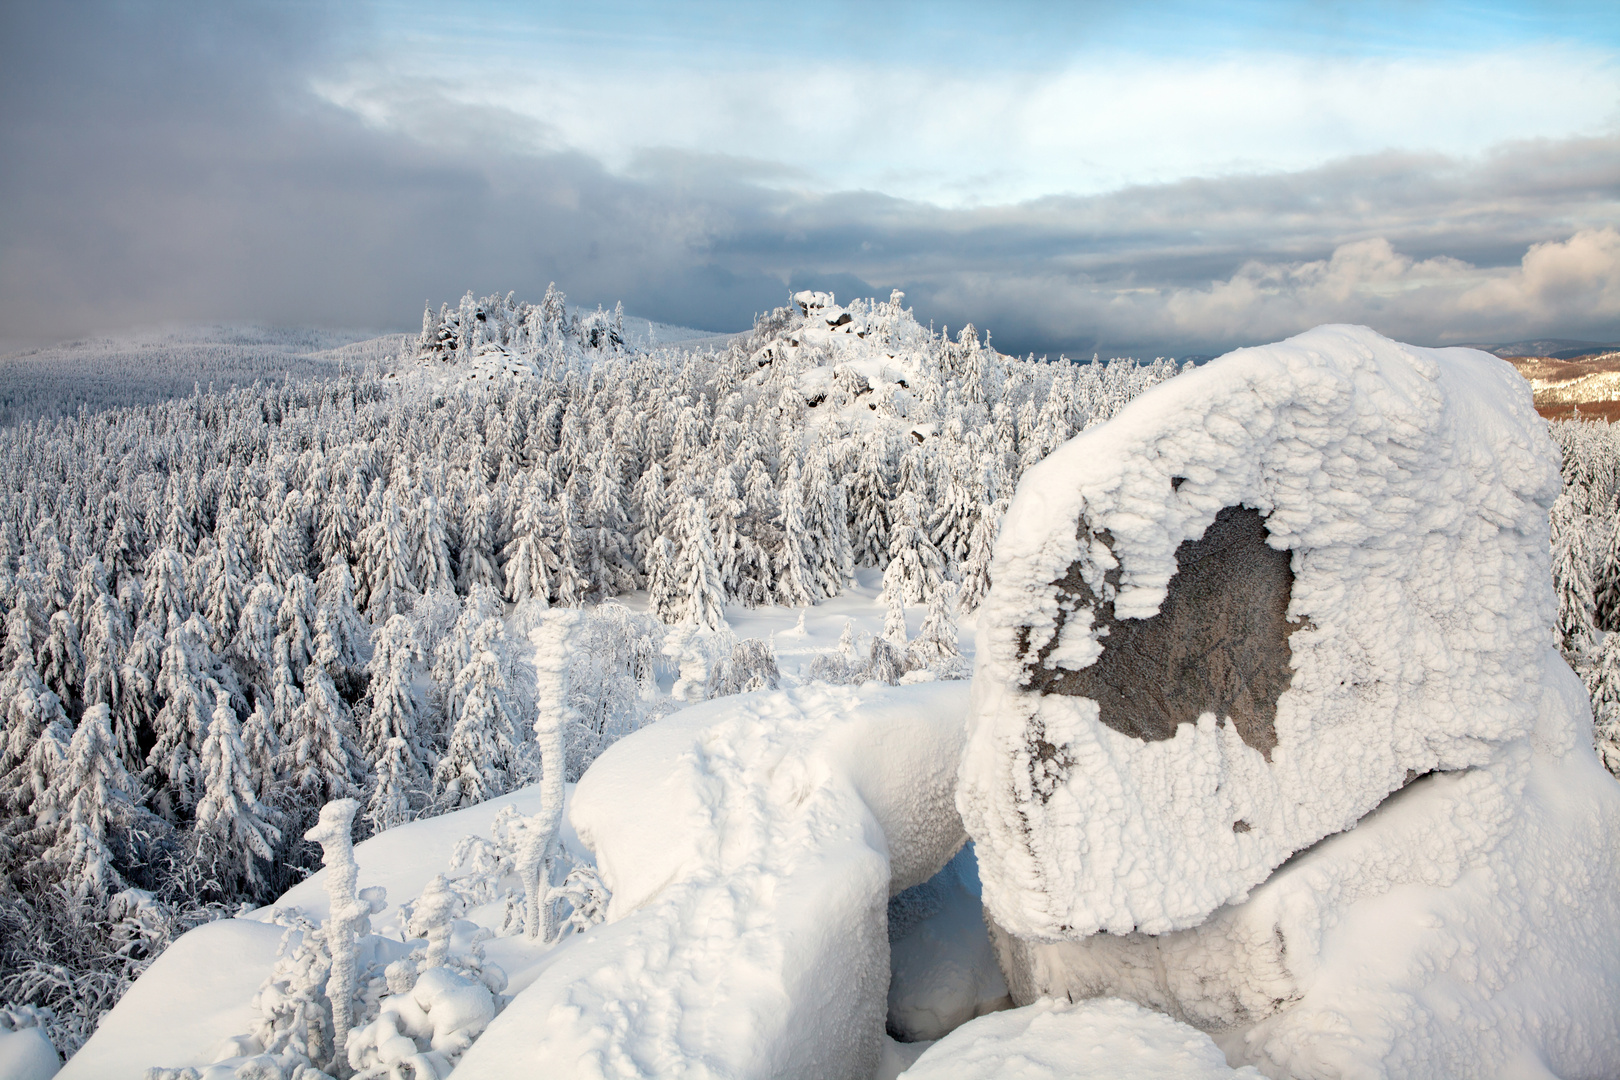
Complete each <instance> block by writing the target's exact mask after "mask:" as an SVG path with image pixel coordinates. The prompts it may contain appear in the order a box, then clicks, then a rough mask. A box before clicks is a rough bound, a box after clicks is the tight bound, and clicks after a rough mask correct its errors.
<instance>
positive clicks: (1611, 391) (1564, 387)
mask: <svg viewBox="0 0 1620 1080" xmlns="http://www.w3.org/2000/svg"><path fill="white" fill-rule="evenodd" d="M1507 362H1508V363H1510V364H1512V365H1513V366H1514V368H1515V369H1516V370H1517V371H1518V372H1519V374H1520V375H1523V376H1524V377H1525V379H1526V380H1528V381H1529V383H1530V388H1531V391H1532V392H1533V393H1534V394H1535V400H1536V411H1537V412H1539V413H1540V414H1541V415H1542V416H1545V417H1546V418H1547V419H1549V420H1569V419H1573V418H1575V417H1577V416H1578V417H1579V418H1580V419H1582V420H1600V419H1601V420H1606V421H1608V422H1609V423H1611V424H1612V423H1616V422H1620V352H1601V353H1594V354H1592V355H1590V356H1577V357H1574V358H1573V359H1569V360H1560V359H1557V358H1555V357H1551V356H1513V357H1508V358H1507Z"/></svg>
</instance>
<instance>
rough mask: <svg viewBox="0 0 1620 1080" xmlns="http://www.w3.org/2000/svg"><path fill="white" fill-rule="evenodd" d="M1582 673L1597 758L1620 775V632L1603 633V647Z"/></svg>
mask: <svg viewBox="0 0 1620 1080" xmlns="http://www.w3.org/2000/svg"><path fill="white" fill-rule="evenodd" d="M1583 675H1584V678H1585V682H1586V690H1587V693H1589V694H1590V695H1591V697H1592V721H1593V739H1594V741H1595V742H1596V745H1597V751H1598V757H1599V758H1600V759H1601V760H1602V762H1603V765H1604V767H1605V768H1607V769H1608V770H1609V772H1611V773H1613V774H1614V775H1615V776H1616V777H1620V633H1615V632H1613V631H1611V632H1609V633H1607V634H1605V635H1604V637H1603V646H1602V648H1600V649H1599V650H1598V654H1597V657H1596V658H1595V660H1594V661H1593V662H1592V664H1591V665H1590V666H1589V667H1587V669H1586V670H1585V671H1584V672H1583Z"/></svg>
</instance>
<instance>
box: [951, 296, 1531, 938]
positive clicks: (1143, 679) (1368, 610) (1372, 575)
mask: <svg viewBox="0 0 1620 1080" xmlns="http://www.w3.org/2000/svg"><path fill="white" fill-rule="evenodd" d="M1557 492H1558V471H1557V456H1556V452H1555V450H1554V448H1553V446H1552V444H1551V442H1550V440H1549V439H1548V438H1547V435H1546V429H1545V426H1544V425H1543V424H1542V422H1541V421H1540V420H1539V419H1538V418H1537V417H1536V414H1535V412H1534V409H1533V408H1532V404H1531V398H1530V393H1529V390H1528V388H1527V387H1526V386H1525V384H1524V382H1523V380H1522V379H1520V378H1519V377H1518V376H1517V375H1516V374H1515V373H1514V372H1513V371H1512V369H1511V368H1509V367H1508V366H1507V365H1506V364H1505V363H1503V362H1501V361H1499V360H1497V359H1495V358H1494V357H1490V356H1487V355H1486V354H1483V353H1477V352H1474V351H1472V350H1466V349H1442V350H1428V349H1419V348H1414V347H1411V346H1406V345H1401V344H1398V343H1396V342H1393V341H1389V340H1387V339H1385V338H1382V337H1380V336H1379V335H1377V334H1375V333H1373V332H1372V331H1370V330H1367V329H1365V328H1359V327H1345V326H1337V327H1322V328H1319V329H1317V330H1313V331H1311V332H1309V333H1307V334H1302V335H1300V336H1298V337H1295V338H1291V339H1289V340H1288V341H1285V342H1282V343H1279V344H1276V345H1270V346H1266V347H1263V348H1256V349H1244V350H1239V351H1238V352H1235V353H1232V354H1229V355H1227V356H1225V357H1222V358H1221V359H1219V360H1216V361H1213V362H1211V363H1210V364H1208V365H1206V366H1205V367H1203V368H1201V369H1199V370H1197V371H1195V372H1191V373H1187V374H1184V375H1183V376H1182V377H1180V378H1178V379H1174V380H1172V381H1170V382H1168V383H1166V384H1163V385H1161V386H1159V387H1156V388H1155V389H1153V390H1151V391H1149V392H1148V393H1147V394H1145V395H1143V396H1142V397H1140V398H1138V399H1137V400H1136V401H1134V402H1133V403H1131V404H1130V405H1128V406H1127V407H1126V408H1125V409H1124V410H1122V411H1121V412H1120V413H1119V414H1118V415H1117V416H1116V417H1115V418H1114V419H1112V420H1110V421H1109V422H1108V423H1106V424H1104V425H1101V426H1098V427H1095V428H1092V429H1091V430H1089V431H1087V432H1085V433H1084V434H1082V435H1080V436H1078V437H1076V438H1074V439H1073V440H1071V441H1070V442H1068V443H1067V444H1066V445H1064V446H1063V447H1061V448H1059V449H1058V450H1057V451H1055V452H1054V453H1053V454H1052V455H1050V456H1049V457H1048V458H1047V459H1046V460H1045V461H1043V462H1042V463H1041V464H1039V465H1038V466H1036V467H1035V468H1033V469H1031V470H1030V471H1029V472H1028V473H1026V474H1025V477H1024V479H1023V481H1022V483H1021V484H1020V486H1019V489H1018V494H1017V497H1016V498H1015V500H1014V502H1013V505H1012V507H1011V509H1010V511H1009V513H1008V516H1007V518H1006V521H1005V524H1004V525H1003V528H1002V531H1001V537H1000V540H999V541H998V546H997V550H996V555H995V561H994V563H993V568H992V578H993V580H994V583H995V584H994V587H993V589H992V591H991V593H990V597H989V599H988V600H987V601H986V607H985V608H984V611H983V615H982V616H981V625H980V635H981V637H980V640H981V642H982V644H981V646H980V649H979V653H978V669H977V673H976V675H975V680H974V688H973V706H972V721H971V733H970V736H969V747H968V750H967V753H966V754H965V756H964V759H963V765H962V773H961V781H962V782H961V787H960V790H959V793H958V806H959V808H960V809H961V812H962V817H963V820H964V821H965V823H966V825H967V827H968V830H969V832H970V833H972V834H973V836H974V837H975V839H976V840H977V841H978V852H979V859H980V866H981V872H982V876H983V881H984V899H985V903H986V906H987V907H988V909H989V911H990V912H991V913H992V914H993V915H994V917H995V919H996V920H997V922H998V923H999V924H1000V925H1001V926H1002V927H1003V928H1004V929H1005V930H1006V931H1007V932H1008V933H1010V934H1013V935H1015V936H1018V937H1021V938H1028V939H1032V940H1045V941H1052V940H1061V939H1078V938H1083V937H1086V936H1087V935H1090V934H1093V933H1095V932H1096V931H1098V930H1106V931H1109V932H1111V933H1115V934H1124V933H1129V932H1131V931H1143V932H1147V933H1163V932H1165V931H1171V930H1177V929H1181V928H1185V927H1191V926H1196V925H1198V924H1199V923H1201V922H1202V921H1204V920H1205V919H1206V918H1208V917H1209V916H1210V914H1211V913H1212V912H1214V911H1215V910H1216V909H1217V908H1219V907H1220V906H1221V905H1223V904H1231V903H1236V902H1239V901H1241V900H1243V899H1244V897H1246V896H1247V895H1248V893H1249V890H1250V889H1252V888H1253V887H1254V886H1255V885H1257V884H1259V883H1260V882H1261V881H1263V880H1265V878H1266V877H1267V875H1268V874H1270V873H1271V871H1272V870H1273V869H1274V868H1276V867H1277V866H1278V865H1279V864H1281V863H1282V862H1283V861H1284V860H1285V859H1287V858H1288V857H1289V856H1290V855H1291V854H1293V853H1294V852H1296V851H1298V850H1300V849H1301V848H1304V847H1307V846H1309V845H1310V844H1312V843H1314V842H1316V841H1317V840H1320V839H1321V838H1322V837H1324V836H1328V835H1330V834H1332V833H1335V832H1339V831H1341V830H1344V829H1348V828H1350V827H1351V826H1352V825H1354V824H1355V822H1356V821H1357V819H1359V818H1360V817H1362V816H1363V815H1364V814H1366V813H1367V812H1368V811H1369V810H1371V809H1373V807H1375V806H1377V805H1378V804H1379V802H1381V801H1382V800H1383V799H1384V797H1385V796H1386V795H1388V794H1389V793H1390V792H1392V791H1394V790H1396V789H1398V788H1400V787H1401V786H1402V785H1403V784H1406V783H1408V782H1409V781H1410V780H1411V779H1412V778H1414V777H1416V776H1419V775H1422V774H1425V773H1429V772H1434V771H1439V770H1457V769H1466V768H1470V767H1476V766H1485V765H1488V764H1491V763H1493V761H1498V758H1499V755H1500V754H1501V753H1502V752H1503V748H1504V747H1508V746H1509V745H1510V744H1513V743H1514V742H1515V741H1521V740H1524V739H1525V738H1526V736H1528V734H1529V733H1530V731H1531V729H1532V727H1533V726H1534V723H1535V719H1536V714H1537V702H1538V701H1539V699H1540V689H1539V687H1540V684H1541V683H1542V682H1543V680H1544V679H1545V678H1546V668H1545V666H1544V663H1543V661H1544V656H1543V654H1544V652H1545V650H1546V646H1547V642H1548V640H1549V637H1550V633H1551V627H1552V622H1553V600H1552V595H1551V592H1550V590H1549V589H1548V588H1547V581H1548V575H1549V558H1548V527H1547V516H1546V515H1547V508H1548V506H1549V505H1550V504H1551V503H1552V500H1553V497H1554V496H1555V495H1556V494H1557ZM1239 508H1247V510H1248V511H1250V512H1252V513H1249V514H1248V515H1244V514H1243V513H1242V512H1241V511H1240V509H1239ZM1223 511H1225V515H1224V517H1223ZM1233 515H1238V517H1239V518H1241V517H1244V516H1247V517H1249V518H1251V519H1253V518H1254V517H1255V515H1258V520H1259V521H1261V522H1263V527H1264V528H1263V532H1262V533H1256V534H1255V537H1254V538H1251V539H1249V540H1243V539H1241V537H1239V538H1238V539H1236V540H1234V541H1233V542H1234V543H1237V544H1239V545H1240V548H1239V549H1238V557H1237V558H1236V562H1235V565H1236V566H1238V568H1239V569H1240V570H1241V568H1242V566H1243V565H1244V558H1243V557H1242V552H1241V544H1243V543H1248V544H1251V545H1257V544H1258V543H1259V541H1260V540H1261V539H1263V540H1264V543H1265V544H1267V545H1269V547H1270V548H1272V549H1275V550H1276V551H1279V552H1284V551H1285V552H1287V553H1288V559H1289V562H1288V570H1289V571H1290V575H1291V579H1290V578H1276V575H1273V574H1270V573H1269V572H1268V571H1264V570H1263V566H1264V564H1265V563H1266V562H1267V561H1268V560H1267V559H1266V558H1265V552H1264V550H1263V549H1260V550H1258V551H1256V550H1253V548H1252V547H1251V549H1250V552H1251V553H1250V555H1249V556H1248V557H1247V565H1249V566H1250V567H1251V572H1250V573H1248V574H1247V576H1246V575H1245V574H1244V573H1241V572H1239V573H1230V574H1227V573H1222V574H1218V575H1214V576H1213V577H1211V578H1210V580H1218V581H1219V583H1220V584H1219V588H1215V589H1213V590H1208V589H1204V587H1203V586H1201V585H1200V586H1198V588H1199V589H1204V591H1208V592H1209V593H1210V595H1208V596H1205V595H1202V593H1200V595H1199V596H1198V597H1196V598H1195V599H1196V601H1197V602H1196V604H1189V603H1187V602H1186V600H1187V597H1184V596H1180V595H1178V589H1180V588H1183V587H1188V588H1190V587H1192V586H1191V585H1189V584H1188V583H1189V582H1194V581H1200V580H1203V579H1202V578H1200V577H1199V576H1198V575H1197V574H1194V573H1193V572H1191V571H1190V570H1189V565H1190V563H1189V560H1190V559H1193V558H1194V557H1195V556H1197V555H1198V554H1199V552H1200V551H1201V550H1202V549H1201V548H1200V544H1201V543H1202V544H1204V545H1205V546H1208V541H1207V540H1206V539H1205V538H1206V534H1208V533H1209V532H1210V531H1211V528H1212V526H1213V525H1215V524H1216V522H1217V521H1218V520H1227V521H1228V522H1232V521H1234V520H1237V519H1236V518H1234V517H1233ZM1230 527H1231V528H1234V529H1236V532H1237V533H1242V532H1243V529H1242V528H1241V527H1239V526H1230ZM1178 568H1180V569H1181V570H1182V571H1183V573H1182V574H1180V575H1178ZM1274 578H1276V580H1273V579H1274ZM1266 590H1270V591H1266ZM1279 590H1280V591H1279ZM1259 592H1264V594H1265V596H1266V597H1269V598H1270V599H1267V600H1265V602H1264V603H1261V604H1260V607H1259V608H1258V609H1255V608H1254V605H1255V604H1256V600H1255V599H1254V597H1255V595H1256V594H1257V593H1259ZM1283 601H1286V609H1285V618H1284V619H1283V621H1282V622H1280V623H1278V624H1277V625H1275V626H1272V625H1271V623H1270V622H1268V619H1269V616H1268V615H1266V612H1267V611H1269V610H1271V608H1270V607H1269V605H1272V604H1281V603H1282V602H1283ZM1211 605H1214V606H1215V609H1216V613H1215V614H1211ZM1182 609H1187V610H1189V611H1195V612H1196V613H1197V617H1196V618H1194V617H1191V616H1188V617H1187V618H1186V620H1185V622H1184V623H1180V624H1177V625H1178V626H1182V627H1183V628H1182V629H1178V630H1176V631H1175V632H1174V633H1172V634H1170V635H1165V634H1162V633H1161V634H1159V635H1158V636H1157V637H1155V635H1154V634H1153V633H1152V632H1151V631H1152V628H1153V627H1154V625H1155V622H1154V621H1155V619H1159V620H1165V619H1176V618H1180V617H1181V616H1177V615H1174V614H1173V612H1174V611H1177V610H1182ZM1251 609H1253V610H1251ZM1256 611H1258V613H1256ZM1246 612H1247V613H1246ZM1234 626H1237V627H1238V629H1237V630H1234V629H1233V627H1234ZM1238 646H1241V647H1238ZM1110 649H1114V650H1116V653H1115V655H1113V656H1110ZM1222 650H1225V651H1224V652H1223V651H1222ZM1211 655H1216V656H1225V657H1227V658H1228V659H1226V660H1222V661H1221V662H1220V663H1214V662H1212V661H1210V660H1209V657H1210V656H1211ZM1198 664H1203V665H1205V667H1204V668H1200V669H1197V670H1193V668H1190V667H1189V665H1193V666H1194V667H1196V665H1198ZM1279 664H1283V665H1285V666H1282V667H1281V668H1279V667H1278V665H1279ZM1093 668H1095V669H1098V670H1102V669H1105V668H1106V669H1111V670H1112V673H1111V674H1108V675H1107V676H1106V677H1102V676H1098V677H1090V676H1088V675H1087V672H1088V670H1091V669H1093ZM1189 671H1191V672H1192V674H1191V675H1189ZM1278 671H1280V672H1281V673H1282V677H1281V678H1278V677H1275V676H1274V675H1270V674H1267V673H1268V672H1278ZM1290 673H1291V678H1290V677H1289V675H1290ZM1088 680H1089V681H1088ZM1105 689H1106V691H1107V692H1106V693H1105V692H1104V690H1105ZM1240 706H1241V707H1240ZM1504 760H1505V759H1504ZM1515 760H1516V759H1515ZM1496 767H1501V768H1506V767H1507V766H1506V765H1501V764H1500V763H1499V764H1498V765H1497V766H1496ZM1515 782H1522V777H1521V779H1520V780H1519V781H1515Z"/></svg>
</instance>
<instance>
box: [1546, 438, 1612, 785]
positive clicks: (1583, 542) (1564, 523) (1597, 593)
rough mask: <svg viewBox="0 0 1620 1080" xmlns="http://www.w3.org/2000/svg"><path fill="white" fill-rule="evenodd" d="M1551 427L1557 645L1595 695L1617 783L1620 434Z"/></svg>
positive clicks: (1601, 750)
mask: <svg viewBox="0 0 1620 1080" xmlns="http://www.w3.org/2000/svg"><path fill="white" fill-rule="evenodd" d="M1551 427H1552V433H1553V438H1554V439H1555V440H1556V441H1557V443H1558V445H1559V448H1560V450H1561V451H1562V452H1563V470H1562V471H1563V480H1564V489H1563V492H1562V493H1561V494H1560V495H1559V497H1558V501H1557V502H1556V503H1554V504H1553V509H1552V555H1553V586H1554V589H1555V591H1556V592H1557V595H1558V644H1559V648H1560V650H1561V651H1562V652H1563V654H1564V658H1565V659H1566V660H1568V661H1569V664H1570V666H1571V667H1573V668H1574V669H1575V671H1576V673H1577V674H1579V675H1580V676H1581V679H1582V681H1583V682H1585V683H1586V689H1587V692H1588V693H1590V694H1591V696H1592V716H1593V720H1594V723H1595V725H1596V728H1595V738H1596V741H1597V749H1598V754H1599V756H1600V757H1602V759H1603V764H1604V765H1605V766H1606V767H1607V768H1608V770H1609V771H1610V772H1611V773H1614V774H1615V775H1616V776H1620V428H1617V427H1615V426H1614V425H1612V424H1609V423H1607V422H1595V423H1594V422H1592V421H1578V420H1560V421H1554V422H1553V423H1552V425H1551Z"/></svg>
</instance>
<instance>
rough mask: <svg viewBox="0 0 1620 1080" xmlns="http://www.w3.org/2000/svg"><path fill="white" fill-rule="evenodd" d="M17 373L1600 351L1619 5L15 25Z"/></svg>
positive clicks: (177, 6) (84, 6)
mask: <svg viewBox="0 0 1620 1080" xmlns="http://www.w3.org/2000/svg"><path fill="white" fill-rule="evenodd" d="M0 40H5V41H7V42H8V43H9V47H8V58H7V63H6V64H5V65H3V66H0V341H7V342H13V343H17V342H34V341H50V340H62V339H65V338H69V337H73V336H77V335H82V334H87V333H92V332H104V331H116V330H119V329H123V328H128V327H133V326H148V325H154V324H160V323H166V322H199V321H209V322H213V321H255V322H265V323H272V324H292V325H323V326H333V327H343V328H363V327H371V328H376V329H379V330H384V329H410V328H413V327H414V326H415V325H417V324H418V322H419V320H420V317H421V311H422V306H423V305H424V303H428V304H431V305H432V306H433V307H434V308H435V309H437V307H438V305H439V304H440V303H442V302H445V301H450V302H452V303H453V302H454V301H455V300H456V299H457V298H459V297H460V296H461V294H462V293H463V292H465V291H467V290H469V289H471V290H473V291H475V292H477V293H479V294H480V295H483V294H487V293H491V292H502V293H504V292H507V291H509V290H515V291H516V293H517V294H518V296H519V297H520V298H530V299H537V298H538V297H539V296H540V295H541V294H542V293H543V292H544V290H545V288H546V285H547V284H548V283H549V282H553V281H554V282H556V283H557V285H558V286H559V287H560V288H562V289H563V290H564V291H566V292H567V293H568V295H569V297H570V299H572V300H573V301H575V302H576V303H582V304H585V305H588V306H594V305H596V304H603V305H605V306H609V307H611V306H612V304H613V303H614V302H616V301H620V300H622V301H623V302H624V304H625V308H626V310H627V311H630V312H632V313H635V314H639V315H642V316H646V317H649V318H653V319H658V320H661V321H665V322H673V323H679V324H684V325H688V326H695V327H699V328H702V329H709V330H740V329H743V328H746V327H747V326H748V325H749V323H750V321H751V320H752V318H753V316H754V314H755V313H756V312H760V311H763V310H767V309H769V308H772V307H775V306H777V305H779V304H782V303H784V302H785V301H786V298H787V296H788V294H789V293H790V292H791V291H792V290H795V289H799V288H821V289H831V290H832V291H833V292H835V293H836V294H838V296H839V298H840V299H848V298H850V297H852V296H855V295H870V296H878V297H884V298H886V297H887V296H888V294H889V292H890V290H892V289H900V290H903V291H904V292H905V293H906V302H907V303H908V305H910V306H912V307H914V308H915V310H916V312H917V314H918V316H919V317H920V318H922V319H923V320H924V321H931V322H933V323H935V324H936V325H939V326H950V327H951V328H953V330H954V329H955V328H958V327H960V325H961V324H962V323H964V322H968V321H971V322H972V323H974V324H975V326H976V327H978V328H979V329H980V330H984V331H988V332H989V333H990V334H991V335H992V342H993V343H994V344H995V345H996V346H997V347H998V348H1001V349H1003V350H1004V351H1010V352H1019V353H1024V352H1031V351H1032V352H1035V353H1037V354H1041V353H1046V354H1051V355H1056V354H1058V353H1065V354H1067V355H1071V356H1087V355H1090V354H1091V353H1092V352H1096V351H1100V352H1103V353H1104V354H1109V353H1121V354H1123V353H1130V354H1136V355H1147V354H1152V355H1160V354H1165V355H1189V354H1211V353H1215V352H1219V351H1222V350H1224V349H1226V348H1230V347H1233V346H1237V345H1244V344H1254V343H1259V342H1263V341H1269V340H1275V339H1277V338H1280V337H1284V336H1287V335H1288V334H1291V333H1295V332H1298V331H1300V330H1303V329H1307V328H1309V327H1310V326H1313V325H1316V324H1318V323H1322V322H1359V323H1366V324H1368V325H1371V326H1373V327H1374V328H1375V329H1378V330H1380V331H1382V332H1384V333H1387V334H1391V335H1392V336H1395V337H1399V338H1402V339H1404V340H1409V341H1415V342H1419V343H1423V344H1449V343H1456V342H1504V341H1517V340H1525V339H1533V338H1549V337H1552V338H1571V339H1583V340H1620V231H1617V226H1620V5H1615V4H1613V3H1612V0H1611V2H1610V3H1606V4H1605V3H1586V2H1570V3H1545V4H1529V3H1508V2H1492V3H1451V4H1440V3H1426V2H1420V0H1410V2H1404V3H1379V2H1376V0H1375V2H1366V3H1353V4H1352V3H1333V2H1301V3H1280V2H1260V0H1249V2H1241V0H1240V2H1237V3H1227V4H1220V5H1213V4H1207V3H1202V4H1193V3H1143V4H1129V5H1121V4H1117V3H1089V2H1076V3H1066V4H1055V3H1033V2H1028V0H1011V2H1002V3H997V4H993V5H992V4H968V3H960V2H940V3H929V4H923V3H878V2H868V3H864V4H855V3H843V2H841V0H823V2H818V3H816V4H802V3H801V4H782V3H740V2H736V0H727V2H722V0H696V2H691V3H682V4H668V3H648V2H639V0H601V2H597V3H592V4H568V5H564V4H554V3H516V2H511V0H485V2H481V3H475V4H466V5H450V4H445V3H429V2H425V0H375V2H372V3H365V4H359V3H357V4H349V5H335V4H317V3H312V2H308V0H282V2H279V3H273V4H254V3H232V4H227V5H219V4H207V3H152V2H134V0H121V2H107V3H72V2H68V3H55V4H35V5H24V4H7V5H0Z"/></svg>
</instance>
